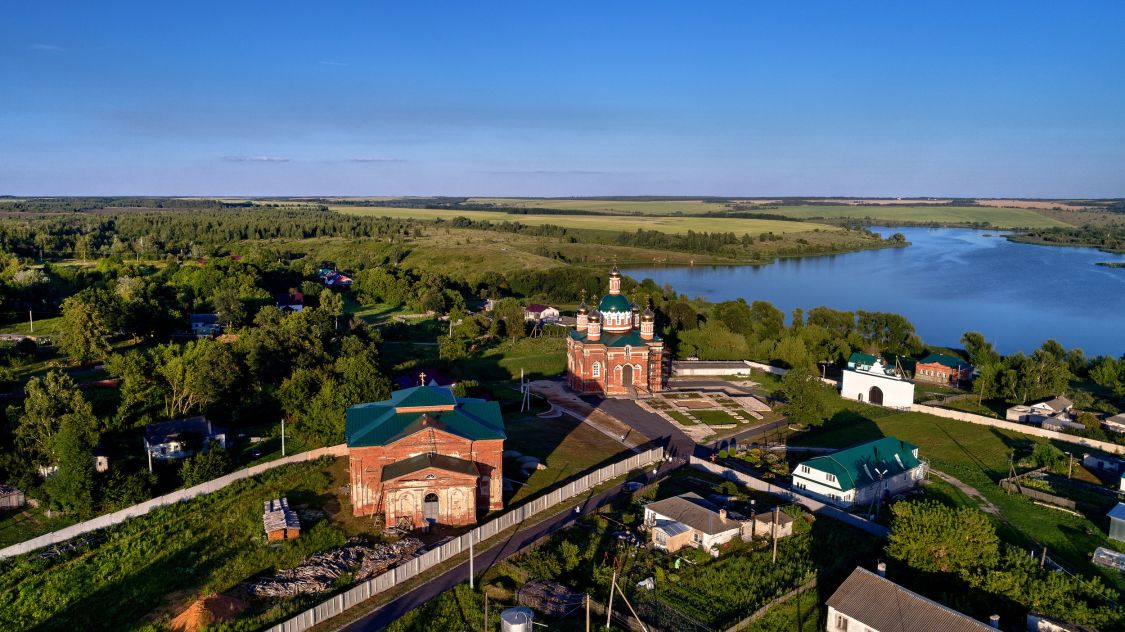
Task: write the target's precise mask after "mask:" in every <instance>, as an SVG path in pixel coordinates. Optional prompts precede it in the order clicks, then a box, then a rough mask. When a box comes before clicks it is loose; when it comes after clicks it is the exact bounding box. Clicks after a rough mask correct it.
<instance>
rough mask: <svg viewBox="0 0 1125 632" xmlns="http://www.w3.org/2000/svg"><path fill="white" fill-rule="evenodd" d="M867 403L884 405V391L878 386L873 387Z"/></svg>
mask: <svg viewBox="0 0 1125 632" xmlns="http://www.w3.org/2000/svg"><path fill="white" fill-rule="evenodd" d="M867 401H869V402H871V403H872V404H875V405H876V406H882V405H883V391H882V390H880V389H879V387H878V386H872V387H871V392H870V393H868V394H867Z"/></svg>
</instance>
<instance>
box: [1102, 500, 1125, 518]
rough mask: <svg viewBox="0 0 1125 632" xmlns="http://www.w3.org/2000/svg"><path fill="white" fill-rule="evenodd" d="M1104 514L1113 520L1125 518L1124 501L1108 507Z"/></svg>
mask: <svg viewBox="0 0 1125 632" xmlns="http://www.w3.org/2000/svg"><path fill="white" fill-rule="evenodd" d="M1106 515H1107V516H1109V517H1110V518H1111V519H1113V520H1125V503H1117V506H1116V507H1114V508H1113V509H1110V510H1109V513H1107V514H1106Z"/></svg>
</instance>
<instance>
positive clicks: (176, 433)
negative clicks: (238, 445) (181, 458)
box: [145, 415, 223, 445]
mask: <svg viewBox="0 0 1125 632" xmlns="http://www.w3.org/2000/svg"><path fill="white" fill-rule="evenodd" d="M222 433H223V431H222V430H220V429H218V428H214V427H212V426H211V424H210V423H208V422H207V417H205V416H203V415H198V416H196V417H187V418H186V419H173V420H171V421H161V422H158V423H154V424H148V425H147V426H145V441H147V442H148V444H149V445H160V444H162V443H168V442H169V441H170V440H172V439H178V438H181V437H182V436H183V435H195V436H198V437H200V438H201V439H203V440H204V441H206V440H207V439H208V438H209V437H212V436H215V435H219V434H222Z"/></svg>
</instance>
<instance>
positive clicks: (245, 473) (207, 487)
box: [0, 443, 348, 559]
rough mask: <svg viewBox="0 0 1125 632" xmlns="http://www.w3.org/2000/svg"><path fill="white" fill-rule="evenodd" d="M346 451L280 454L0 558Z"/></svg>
mask: <svg viewBox="0 0 1125 632" xmlns="http://www.w3.org/2000/svg"><path fill="white" fill-rule="evenodd" d="M347 454H348V446H347V444H344V443H341V444H339V445H334V446H331V447H327V448H318V449H316V450H309V451H308V452H301V453H300V454H294V455H291V456H287V457H283V458H280V459H277V460H276V461H269V462H268V463H261V464H258V465H255V466H252V467H248V468H246V469H242V470H238V471H235V472H231V473H230V474H227V475H225V476H220V477H219V478H216V479H212V480H209V481H207V482H206V483H200V484H198V485H195V486H193V487H188V488H187V489H180V490H177V491H174V492H172V493H170V494H165V495H163V496H157V497H156V498H153V499H152V500H146V501H145V502H143V503H139V504H136V505H133V506H131V507H126V508H124V509H120V510H118V511H115V512H113V513H108V514H105V515H102V516H98V517H97V518H92V519H90V520H87V521H85V522H79V523H78V524H74V525H70V526H69V527H66V528H64V529H59V530H58V531H52V532H51V533H46V534H43V535H41V536H39V537H37V538H32V539H30V540H28V541H26V542H20V543H19V544H13V545H12V546H9V547H7V548H4V549H0V559H5V558H9V557H13V556H16V555H23V554H24V553H29V552H31V551H34V550H35V549H39V548H42V547H45V546H50V545H52V544H58V543H59V542H65V541H66V540H69V539H71V538H73V537H76V536H80V535H82V534H83V533H89V532H91V531H97V530H98V529H104V528H106V527H109V526H112V525H115V524H118V523H121V522H124V521H126V520H128V519H129V518H136V517H137V516H143V515H145V514H147V513H148V512H150V511H152V510H153V509H156V508H157V507H164V506H166V505H171V504H172V503H178V502H180V501H182V500H189V499H191V498H195V497H196V496H202V495H204V494H210V493H211V492H215V491H219V490H220V489H222V488H224V487H226V486H227V485H230V484H231V483H234V482H235V481H240V480H242V479H245V478H250V477H251V476H257V475H258V474H261V473H262V472H265V471H268V470H272V469H273V468H275V467H281V466H282V465H289V464H290V463H302V462H304V461H315V460H316V459H319V458H320V457H322V456H331V457H340V456H347Z"/></svg>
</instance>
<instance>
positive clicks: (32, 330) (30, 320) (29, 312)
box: [27, 309, 35, 333]
mask: <svg viewBox="0 0 1125 632" xmlns="http://www.w3.org/2000/svg"><path fill="white" fill-rule="evenodd" d="M27 320H28V322H29V323H31V333H35V316H32V315H31V310H30V309H29V310H27Z"/></svg>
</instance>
